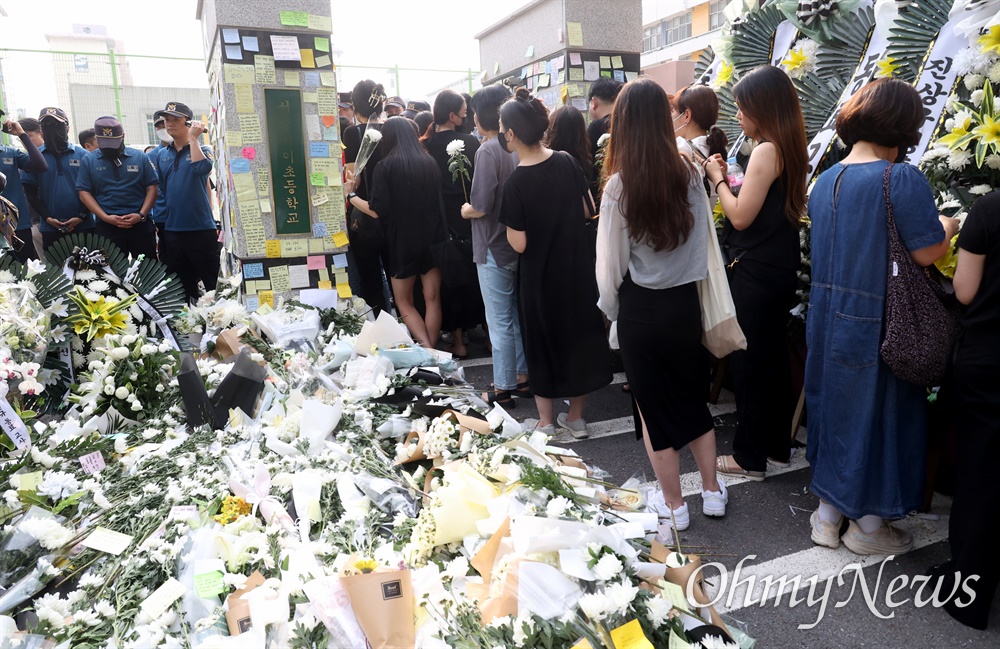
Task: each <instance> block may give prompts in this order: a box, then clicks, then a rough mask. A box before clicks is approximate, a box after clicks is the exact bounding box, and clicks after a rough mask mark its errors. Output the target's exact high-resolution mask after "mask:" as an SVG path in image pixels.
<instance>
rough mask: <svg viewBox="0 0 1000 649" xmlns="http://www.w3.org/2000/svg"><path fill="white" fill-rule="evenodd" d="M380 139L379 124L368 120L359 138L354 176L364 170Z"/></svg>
mask: <svg viewBox="0 0 1000 649" xmlns="http://www.w3.org/2000/svg"><path fill="white" fill-rule="evenodd" d="M381 141H382V132H381V131H380V130H379V124H378V123H376V122H375V120H374V119H370V120H368V124H367V125H366V126H365V135H364V137H362V138H361V147H360V148H359V149H358V157H357V158H356V159H355V160H354V176H355V177H358V176H360V175H361V172H362V171H364V168H365V165H366V164H368V160H369V159H370V158H371V157H372V153H374V152H375V147H377V146H378V143H379V142H381Z"/></svg>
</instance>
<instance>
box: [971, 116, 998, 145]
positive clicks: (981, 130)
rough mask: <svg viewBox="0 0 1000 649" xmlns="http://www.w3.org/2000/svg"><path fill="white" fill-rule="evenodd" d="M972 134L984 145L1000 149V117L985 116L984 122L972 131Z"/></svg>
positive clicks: (983, 117)
mask: <svg viewBox="0 0 1000 649" xmlns="http://www.w3.org/2000/svg"><path fill="white" fill-rule="evenodd" d="M972 134H973V135H975V136H976V137H978V138H980V139H981V140H982V142H983V143H984V144H990V145H992V146H993V148H997V147H1000V115H986V114H983V115H982V121H981V122H980V124H979V126H977V127H976V128H974V129H972Z"/></svg>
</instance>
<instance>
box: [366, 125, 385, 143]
mask: <svg viewBox="0 0 1000 649" xmlns="http://www.w3.org/2000/svg"><path fill="white" fill-rule="evenodd" d="M365 138H367V139H369V140H371V141H372V142H378V141H379V140H381V139H382V132H381V131H379V130H378V129H376V128H366V129H365Z"/></svg>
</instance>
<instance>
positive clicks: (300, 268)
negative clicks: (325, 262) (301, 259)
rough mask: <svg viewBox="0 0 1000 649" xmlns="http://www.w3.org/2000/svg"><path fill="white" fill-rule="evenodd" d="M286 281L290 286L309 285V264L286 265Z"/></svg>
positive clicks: (300, 286)
mask: <svg viewBox="0 0 1000 649" xmlns="http://www.w3.org/2000/svg"><path fill="white" fill-rule="evenodd" d="M288 283H289V286H290V287H291V288H308V287H309V266H308V265H306V264H299V265H296V266H289V267H288Z"/></svg>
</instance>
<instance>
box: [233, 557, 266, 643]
mask: <svg viewBox="0 0 1000 649" xmlns="http://www.w3.org/2000/svg"><path fill="white" fill-rule="evenodd" d="M264 581H265V579H264V575H262V574H260V571H259V570H254V572H253V574H252V575H250V576H249V577H247V582H246V584H244V586H243V588H240V589H239V590H236V591H234V592H233V593H232V594H231V595H230V596H229V597H228V598H227V599H226V601H227V602H228V603H229V610H228V611H226V623H227V624H228V625H229V635H239V634H241V633H246V631H247V630H248V629H249V628H250V602H248V601H247V600H245V599H242V596H243V595H245V594H247V593H249V592H250V591H251V590H253V589H254V588H256V587H257V586H260V585H261V584H263V583H264Z"/></svg>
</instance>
